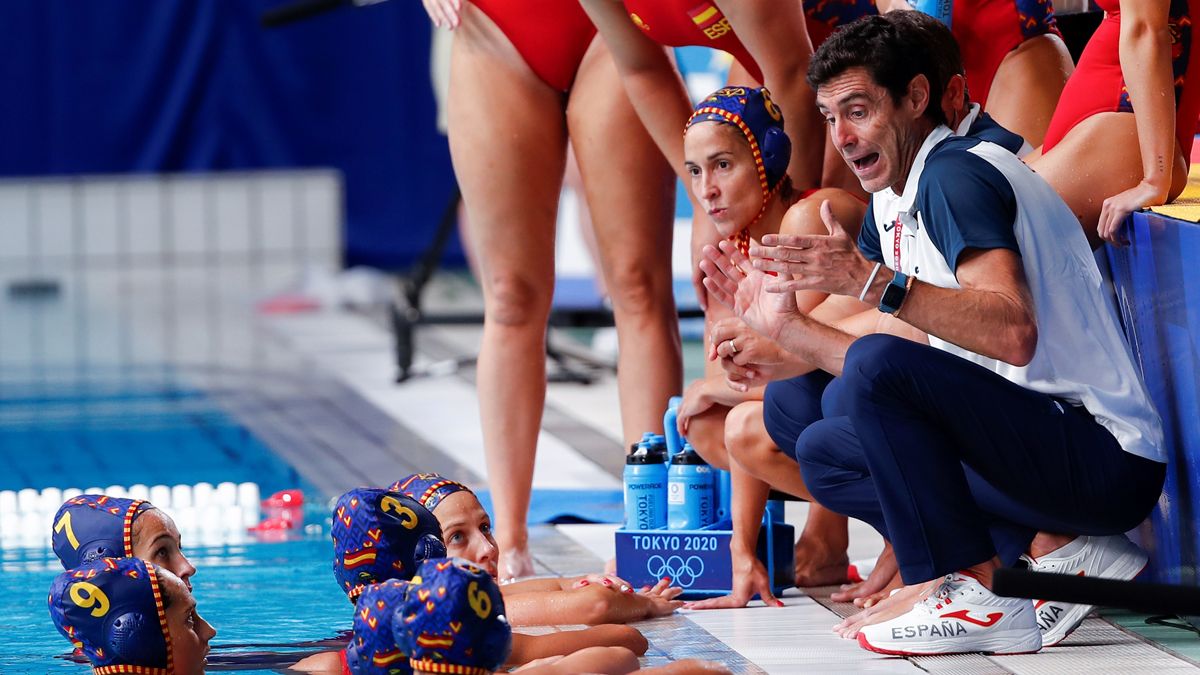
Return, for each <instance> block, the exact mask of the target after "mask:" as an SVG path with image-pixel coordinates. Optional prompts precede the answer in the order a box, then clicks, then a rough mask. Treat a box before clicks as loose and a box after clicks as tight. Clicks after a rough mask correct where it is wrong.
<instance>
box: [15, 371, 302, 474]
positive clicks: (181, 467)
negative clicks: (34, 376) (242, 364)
mask: <svg viewBox="0 0 1200 675" xmlns="http://www.w3.org/2000/svg"><path fill="white" fill-rule="evenodd" d="M122 379H123V380H124V381H120V380H109V379H105V378H98V377H95V376H92V377H88V378H86V379H74V380H57V381H49V382H48V381H38V380H21V381H12V380H5V381H3V382H0V490H20V489H22V488H36V489H41V488H45V487H58V488H69V487H75V488H80V489H84V488H87V487H90V486H98V487H105V486H109V485H122V486H129V485H135V484H139V483H140V484H142V485H173V484H177V483H187V484H196V483H200V482H208V483H212V484H214V485H215V484H217V483H221V482H226V481H229V482H234V483H241V482H245V481H250V482H255V483H258V485H259V489H260V490H261V491H262V493H263V494H270V493H272V492H275V491H277V490H282V489H286V488H293V487H299V486H301V485H302V481H301V479H300V477H299V475H298V474H297V473H296V471H295V470H293V469H292V468H291V467H290V466H288V465H287V464H285V463H284V462H282V461H280V460H279V459H278V458H277V457H276V456H275V455H274V454H273V453H272V452H271V450H270V449H269V448H267V447H266V446H265V445H264V444H263V443H262V442H260V441H259V440H258V439H257V438H255V437H254V436H253V435H252V434H251V433H250V432H249V431H247V430H246V429H245V428H244V427H243V426H241V425H240V424H238V423H237V422H236V421H235V420H234V418H232V417H231V416H230V415H229V414H228V413H227V412H226V411H225V410H223V409H221V408H220V407H218V406H217V404H216V402H215V401H214V399H213V397H212V396H210V395H209V394H206V393H204V392H201V391H199V390H197V389H196V388H194V387H190V386H187V385H186V384H182V383H181V382H179V381H171V382H168V383H165V384H163V383H151V382H148V381H145V380H142V379H131V378H130V375H129V373H126V374H125V377H123V378H122Z"/></svg>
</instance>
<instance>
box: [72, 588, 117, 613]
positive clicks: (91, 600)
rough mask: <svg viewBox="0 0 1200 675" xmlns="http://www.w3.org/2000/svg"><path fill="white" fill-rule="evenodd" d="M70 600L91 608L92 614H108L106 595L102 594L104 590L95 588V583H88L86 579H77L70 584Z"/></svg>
mask: <svg viewBox="0 0 1200 675" xmlns="http://www.w3.org/2000/svg"><path fill="white" fill-rule="evenodd" d="M71 600H72V601H74V603H75V604H76V605H78V606H80V607H82V608H84V609H87V608H89V607H91V608H93V609H92V616H95V617H101V616H104V615H105V614H108V606H109V603H108V596H107V595H105V594H104V591H102V590H100V589H99V588H97V587H96V585H95V584H89V583H88V582H86V581H79V582H76V583H74V584H72V585H71Z"/></svg>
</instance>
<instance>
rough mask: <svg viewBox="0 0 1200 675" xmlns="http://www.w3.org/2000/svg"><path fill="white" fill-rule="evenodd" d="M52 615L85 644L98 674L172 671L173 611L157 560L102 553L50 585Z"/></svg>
mask: <svg viewBox="0 0 1200 675" xmlns="http://www.w3.org/2000/svg"><path fill="white" fill-rule="evenodd" d="M49 605H50V617H51V618H52V619H53V620H54V626H55V627H56V628H58V632H60V633H62V634H63V636H64V637H66V638H67V639H68V640H70V641H71V642H72V643H73V644H74V645H75V646H77V647H79V648H80V649H82V650H83V654H84V656H86V657H87V659H88V661H91V662H92V666H93V667H94V669H95V670H94V672H95V673H96V675H109V674H112V673H137V674H139V675H170V673H171V670H172V668H171V640H170V634H169V632H168V630H167V614H166V609H165V608H164V607H163V596H162V592H161V590H160V589H159V582H158V575H157V573H156V571H155V567H154V566H153V565H149V564H147V563H146V562H145V561H142V560H139V559H138V558H101V559H100V560H95V561H92V562H90V563H86V564H84V565H83V566H81V567H78V568H76V569H73V570H70V571H68V572H63V573H62V574H60V575H58V577H56V578H55V579H54V582H53V583H52V584H51V585H50V599H49Z"/></svg>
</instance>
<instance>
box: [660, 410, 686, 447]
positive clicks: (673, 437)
mask: <svg viewBox="0 0 1200 675" xmlns="http://www.w3.org/2000/svg"><path fill="white" fill-rule="evenodd" d="M681 405H683V397H682V396H672V397H671V400H670V401H668V402H667V414H665V415H663V433H664V434H665V435H666V437H667V452H668V454H670V455H671V456H672V457H674V456H675V455H678V454H679V453H681V452H683V438H682V437H681V436H680V435H679V423H678V422H677V421H676V420H677V419H678V417H679V406H681Z"/></svg>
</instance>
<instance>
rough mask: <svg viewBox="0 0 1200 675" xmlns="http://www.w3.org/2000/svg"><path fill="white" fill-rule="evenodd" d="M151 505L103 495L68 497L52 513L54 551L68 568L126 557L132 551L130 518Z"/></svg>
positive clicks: (131, 523) (132, 519)
mask: <svg viewBox="0 0 1200 675" xmlns="http://www.w3.org/2000/svg"><path fill="white" fill-rule="evenodd" d="M152 508H154V505H153V504H151V503H150V502H146V501H142V500H139V499H120V498H117V497H109V496H107V495H80V496H78V497H74V498H72V499H68V500H67V501H65V502H63V505H62V506H60V507H58V513H56V514H54V533H53V534H52V535H51V543H52V545H53V547H54V554H55V555H57V556H58V559H59V560H60V561H62V565H63V569H68V570H69V569H74V568H76V567H79V566H80V565H83V564H85V563H90V562H92V561H93V560H99V559H100V558H128V557H130V556H132V555H133V521H134V519H135V518H137V517H138V516H139V515H141V513H142V512H143V511H149V510H150V509H152Z"/></svg>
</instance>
